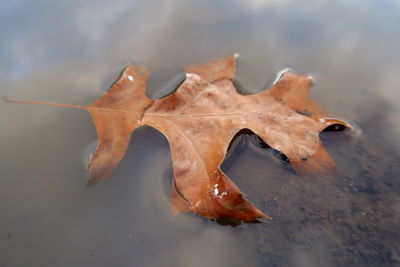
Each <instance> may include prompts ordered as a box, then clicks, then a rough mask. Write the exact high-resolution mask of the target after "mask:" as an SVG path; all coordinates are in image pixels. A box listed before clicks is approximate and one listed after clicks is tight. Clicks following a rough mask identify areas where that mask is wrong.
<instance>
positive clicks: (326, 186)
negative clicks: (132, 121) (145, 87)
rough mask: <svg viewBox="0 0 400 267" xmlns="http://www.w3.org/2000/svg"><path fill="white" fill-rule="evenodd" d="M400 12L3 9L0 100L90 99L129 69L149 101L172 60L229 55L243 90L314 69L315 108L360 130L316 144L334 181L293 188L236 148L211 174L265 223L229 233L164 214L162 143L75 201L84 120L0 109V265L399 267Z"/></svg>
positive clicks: (191, 6)
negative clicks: (285, 73)
mask: <svg viewBox="0 0 400 267" xmlns="http://www.w3.org/2000/svg"><path fill="white" fill-rule="evenodd" d="M143 2H144V1H143ZM399 18H400V4H399V3H398V1H353V2H352V3H345V2H343V1H336V2H331V3H329V4H328V3H325V1H317V0H315V1H302V3H298V2H295V1H289V0H287V1H275V0H250V1H219V2H218V3H217V4H216V3H214V2H213V1H202V2H198V1H146V3H142V2H139V1H137V2H135V1H133V2H132V1H115V2H110V1H81V2H78V1H76V2H71V1H57V3H54V2H52V1H47V0H42V1H35V2H34V1H28V0H19V1H11V0H9V1H8V0H6V1H2V2H1V4H0V22H1V23H0V30H1V32H2V34H1V37H0V40H1V42H0V58H1V61H0V93H1V94H3V95H7V96H8V97H12V98H20V99H29V100H44V101H58V102H62V103H74V104H86V103H89V102H90V101H93V100H94V99H95V98H97V97H98V96H99V95H101V93H102V92H103V91H104V90H106V88H107V86H108V85H109V84H110V83H112V80H113V76H115V75H114V74H115V73H117V72H118V70H120V69H121V66H124V65H126V64H127V63H128V62H130V61H134V62H137V63H140V64H143V65H146V66H148V67H149V68H150V69H151V70H152V71H153V76H152V78H151V79H152V80H151V88H149V95H151V96H153V97H160V96H162V95H165V94H166V93H167V91H168V89H165V88H169V89H171V88H173V84H175V83H177V81H179V77H181V75H182V72H181V67H182V66H185V65H188V64H195V63H199V62H202V61H205V60H209V59H212V58H214V57H220V56H225V55H228V54H230V53H233V52H238V53H240V54H241V57H240V61H239V66H238V75H237V77H238V81H239V83H240V85H241V88H240V90H242V91H243V92H245V93H252V92H257V91H259V90H261V89H263V88H266V87H268V85H270V84H271V83H272V81H273V77H274V75H275V73H276V72H277V71H279V70H280V69H282V68H284V67H292V68H293V69H294V70H296V71H298V72H304V73H311V74H313V75H314V76H315V77H316V80H317V84H316V86H315V87H314V89H313V98H314V99H315V100H317V101H318V102H319V103H321V104H323V105H324V106H325V107H327V108H328V109H329V110H330V111H331V112H333V113H336V114H339V115H340V116H342V117H345V118H348V119H350V120H352V121H354V122H355V123H356V124H357V125H358V126H359V127H360V129H361V130H362V133H361V134H360V135H359V136H354V135H351V134H349V133H347V132H324V133H322V134H321V138H322V140H323V142H324V144H325V146H326V147H327V149H328V151H329V152H330V153H331V155H332V156H333V158H334V159H335V162H336V164H337V167H338V176H337V177H323V176H316V177H298V176H296V175H295V174H294V173H293V172H292V171H291V169H290V166H289V165H288V164H287V163H285V162H284V161H282V160H281V159H280V157H277V155H276V154H274V153H273V152H272V151H270V150H269V149H266V148H263V146H262V145H261V144H260V143H259V142H258V140H257V138H256V137H255V136H250V135H242V136H241V137H239V138H238V139H237V140H236V141H235V144H234V145H233V146H232V149H231V151H230V152H229V155H228V157H227V158H226V160H225V162H224V164H223V170H224V171H226V172H227V173H228V175H229V176H230V177H231V178H232V180H233V181H234V182H235V183H236V184H237V185H238V186H239V187H240V188H241V189H242V191H244V192H245V193H246V194H247V195H248V198H249V199H250V200H251V201H252V202H253V203H254V204H255V205H256V206H257V207H258V208H260V209H261V210H262V211H264V212H265V213H266V214H268V215H269V216H271V217H272V219H271V220H263V221H262V222H261V223H257V224H240V225H237V226H236V227H233V226H223V225H221V224H224V223H226V222H214V221H208V220H205V219H202V218H200V217H198V216H195V215H180V216H178V217H175V218H172V217H171V214H170V211H169V207H168V197H167V193H168V185H169V181H170V179H171V173H172V170H171V168H172V165H171V159H170V152H169V147H168V143H167V141H166V139H165V138H164V137H163V136H162V135H161V134H159V133H158V132H157V131H155V130H152V129H151V128H147V127H143V128H141V129H139V130H137V131H136V132H135V133H134V134H133V138H132V141H131V144H130V147H129V149H128V152H127V155H126V156H125V157H124V159H123V161H122V162H121V165H120V166H119V167H118V169H117V171H116V172H115V173H114V175H113V176H112V177H111V178H110V179H109V180H107V181H105V182H103V183H100V184H98V185H96V186H94V187H93V188H90V189H89V190H86V189H85V184H86V181H87V179H88V174H87V173H86V172H85V170H84V165H85V158H86V156H87V155H86V154H87V152H85V151H86V150H87V148H88V147H90V146H91V145H92V144H93V143H94V142H95V140H96V137H97V136H96V132H95V129H94V127H93V126H92V122H91V118H90V116H89V114H87V113H85V112H84V111H79V110H67V109H63V108H56V107H46V106H30V105H10V104H6V103H4V102H0V123H1V131H0V170H1V175H0V266H1V267H3V266H219V267H222V266H399V265H400V245H399V244H400V224H399V223H398V222H399V221H400V193H399V192H400V178H399V177H400V170H399V169H398V164H399V163H400V153H399V151H400V145H399V141H400V123H399V122H400V108H399V107H400V106H399V105H398V101H399V99H400V93H399V92H400V91H399V86H400V78H399V75H398V73H400V60H399V57H398V56H397V54H398V52H397V51H398V47H399V46H400V34H399V33H398V25H399V23H400V21H399ZM171 84H172V85H171Z"/></svg>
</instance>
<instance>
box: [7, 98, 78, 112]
mask: <svg viewBox="0 0 400 267" xmlns="http://www.w3.org/2000/svg"><path fill="white" fill-rule="evenodd" d="M3 100H4V101H5V102H7V103H18V104H34V105H47V106H57V107H65V108H78V109H83V108H84V107H83V106H79V105H70V104H62V103H55V102H46V101H30V100H18V99H9V98H7V97H6V96H3Z"/></svg>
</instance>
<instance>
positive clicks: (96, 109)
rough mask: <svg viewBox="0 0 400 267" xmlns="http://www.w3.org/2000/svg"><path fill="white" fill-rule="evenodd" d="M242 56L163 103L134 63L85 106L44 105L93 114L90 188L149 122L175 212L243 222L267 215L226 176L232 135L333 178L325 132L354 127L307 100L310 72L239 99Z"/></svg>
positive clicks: (190, 80)
mask: <svg viewBox="0 0 400 267" xmlns="http://www.w3.org/2000/svg"><path fill="white" fill-rule="evenodd" d="M236 58H237V56H236V55H232V56H230V57H227V58H223V59H218V60H215V61H213V62H209V63H205V64H199V65H195V66H190V67H187V68H186V73H187V74H186V80H185V81H184V82H183V83H182V85H181V86H180V87H179V88H178V90H177V91H176V92H175V93H174V94H172V95H170V96H167V97H165V98H163V99H159V100H153V99H149V98H148V97H147V96H146V93H145V92H146V82H147V79H148V77H149V74H150V73H149V71H147V69H145V68H144V67H142V66H137V65H130V66H129V67H127V68H126V69H125V70H124V71H123V73H122V74H121V77H120V78H119V79H118V80H117V81H116V83H115V84H114V85H113V86H112V88H111V89H110V90H109V91H108V92H107V93H105V94H104V95H103V96H102V97H100V98H99V99H98V100H96V101H95V102H93V103H91V104H89V105H86V106H73V105H63V104H57V103H46V102H31V101H17V100H8V101H9V102H19V103H39V104H50V105H56V106H57V105H58V106H66V107H76V108H81V109H85V110H87V111H88V112H89V113H90V114H91V115H92V117H93V121H94V124H95V126H96V129H97V133H98V138H99V142H98V147H97V149H96V151H95V153H94V154H93V156H92V158H91V161H90V165H89V171H90V174H91V178H90V180H89V182H88V185H91V184H94V183H96V182H98V181H101V180H104V179H106V178H108V177H109V176H110V175H111V173H112V172H113V170H114V169H115V167H116V166H117V165H118V163H119V162H120V160H121V159H122V157H123V156H124V154H125V151H126V149H127V147H128V144H129V141H130V138H131V135H132V132H133V131H134V130H135V129H136V128H138V127H140V126H142V125H149V126H151V127H154V128H156V129H157V130H159V131H160V132H161V133H162V134H164V135H165V136H166V138H167V139H168V142H169V144H170V147H171V153H172V162H173V173H174V183H173V186H172V190H171V206H172V211H173V213H174V214H177V213H179V212H186V211H191V212H194V213H197V214H199V215H201V216H204V217H206V218H213V219H216V218H224V217H234V218H237V219H241V220H244V221H251V220H254V219H256V218H261V217H265V215H264V213H263V212H261V211H260V210H258V209H257V208H256V207H254V206H253V205H252V204H251V203H250V202H248V201H247V200H246V199H245V198H244V197H243V194H242V192H241V191H240V190H239V188H238V187H237V186H236V185H235V184H234V183H233V182H232V181H231V180H230V179H229V178H228V177H227V176H226V174H224V173H223V171H222V170H221V169H220V165H221V163H222V161H223V160H224V157H225V155H226V152H227V149H228V146H229V144H230V142H231V140H232V138H233V137H234V136H235V135H236V134H237V133H238V132H239V131H240V130H242V129H250V130H251V131H253V132H254V133H255V134H257V135H258V136H259V137H260V138H262V139H263V140H264V141H265V142H266V143H267V144H268V145H269V146H271V147H272V148H274V149H276V150H278V151H280V152H282V153H284V154H285V155H286V156H287V157H288V159H289V161H290V164H291V166H292V168H293V169H294V171H295V172H296V173H297V174H299V175H310V174H316V173H318V174H326V175H332V174H334V173H335V164H334V162H333V160H332V158H331V157H330V155H329V154H328V153H327V151H326V150H325V149H324V146H323V145H322V143H321V140H320V138H319V133H320V132H321V131H322V130H324V129H325V128H327V127H329V126H330V125H333V124H339V125H343V126H345V127H347V128H350V129H352V126H351V125H350V124H349V123H348V122H346V121H344V120H340V119H336V118H333V117H332V116H330V115H329V114H328V113H327V112H326V111H325V110H324V109H323V108H322V107H321V106H320V105H319V104H317V103H315V102H313V101H312V100H311V99H310V97H309V92H310V88H311V86H312V79H311V77H310V76H308V75H298V74H295V73H291V72H289V71H286V72H282V73H281V74H280V77H279V78H278V79H277V81H276V82H275V84H274V85H273V86H272V87H271V88H270V89H269V90H265V91H262V92H260V93H257V94H253V95H240V94H239V93H238V92H237V91H236V88H235V85H234V82H233V79H234V78H235V65H236Z"/></svg>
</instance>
